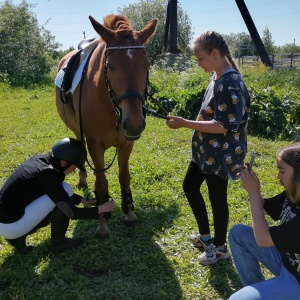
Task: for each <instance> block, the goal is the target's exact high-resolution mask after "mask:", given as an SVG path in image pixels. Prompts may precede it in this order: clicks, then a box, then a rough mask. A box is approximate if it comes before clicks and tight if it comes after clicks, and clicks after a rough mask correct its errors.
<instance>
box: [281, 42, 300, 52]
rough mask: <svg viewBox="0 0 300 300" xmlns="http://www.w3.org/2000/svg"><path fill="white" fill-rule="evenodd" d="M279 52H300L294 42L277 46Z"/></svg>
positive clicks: (299, 48)
mask: <svg viewBox="0 0 300 300" xmlns="http://www.w3.org/2000/svg"><path fill="white" fill-rule="evenodd" d="M278 52H279V53H300V46H299V45H297V44H295V43H288V44H284V45H283V46H280V47H278Z"/></svg>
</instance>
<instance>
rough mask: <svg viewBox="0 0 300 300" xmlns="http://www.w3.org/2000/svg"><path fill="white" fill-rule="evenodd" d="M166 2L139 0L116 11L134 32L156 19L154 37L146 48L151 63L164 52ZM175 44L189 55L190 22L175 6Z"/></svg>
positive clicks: (162, 0)
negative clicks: (127, 20)
mask: <svg viewBox="0 0 300 300" xmlns="http://www.w3.org/2000/svg"><path fill="white" fill-rule="evenodd" d="M167 4H168V0H140V1H139V2H138V3H136V4H130V5H128V6H124V7H123V8H119V9H118V13H119V14H121V15H124V16H126V17H127V18H128V19H129V20H130V21H131V24H132V27H133V28H134V30H141V29H142V28H143V27H144V26H145V25H146V24H147V23H148V22H149V21H150V20H151V19H154V18H157V19H158V25H157V30H156V33H155V35H154V36H153V37H152V38H151V40H150V42H149V43H148V44H147V46H146V52H147V54H148V56H149V58H150V60H151V62H152V63H153V62H154V61H155V59H156V57H157V55H160V54H162V53H163V51H164V34H165V22H166V16H167ZM177 8H178V13H177V20H178V21H177V26H178V27H177V31H178V34H177V44H178V48H180V50H181V51H183V52H188V53H190V47H189V44H190V41H191V38H192V34H193V32H192V25H191V20H190V19H189V17H188V16H187V14H186V13H185V12H184V11H183V10H182V8H181V7H180V5H178V6H177Z"/></svg>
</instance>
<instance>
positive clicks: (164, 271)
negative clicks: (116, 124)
mask: <svg viewBox="0 0 300 300" xmlns="http://www.w3.org/2000/svg"><path fill="white" fill-rule="evenodd" d="M0 107H1V110H0V121H1V132H0V186H2V185H3V183H4V182H5V180H6V178H7V177H8V176H9V174H10V173H11V172H12V170H13V169H14V168H15V167H16V166H17V165H18V164H19V163H21V162H22V161H23V160H24V159H26V158H28V157H29V156H31V155H33V154H36V153H43V152H47V151H49V150H50V149H51V146H52V145H53V144H54V143H55V142H56V141H57V140H59V139H61V138H63V137H65V136H73V134H72V132H70V131H68V130H67V128H66V127H65V126H64V125H63V123H62V121H61V120H60V119H59V117H58V114H57V112H56V107H55V102H54V88H53V87H45V88H43V89H42V88H40V89H37V90H29V91H28V90H27V91H26V90H23V89H11V88H9V87H8V86H6V85H3V84H0ZM190 137H191V131H189V130H185V129H179V130H171V129H169V128H167V126H166V125H165V124H164V120H161V119H156V118H153V117H147V127H146V130H145V132H144V133H143V136H142V138H141V139H140V140H139V141H137V142H136V143H135V147H134V150H133V152H132V155H131V159H130V171H131V175H132V192H133V197H134V201H135V208H136V213H137V215H138V217H139V224H138V226H136V227H134V228H132V227H125V226H124V225H123V214H122V212H121V210H120V188H119V185H118V182H117V177H118V171H117V164H116V163H115V164H114V165H113V166H112V168H111V169H109V170H108V171H107V177H108V180H109V183H110V194H111V196H112V197H113V198H114V199H115V200H116V202H117V204H118V207H117V208H116V210H115V212H114V213H113V217H112V219H111V221H110V223H109V228H110V230H111V236H110V238H109V239H108V240H105V241H100V240H98V239H97V238H96V236H95V229H96V225H97V224H96V221H91V220H81V221H71V223H70V227H69V231H68V235H69V236H72V235H78V234H79V235H82V236H83V237H84V238H85V240H86V242H85V245H84V246H82V247H80V248H79V249H76V250H74V251H69V252H66V253H63V254H61V255H58V256H54V255H52V254H49V252H48V249H49V245H50V239H49V238H50V230H49V228H44V229H42V230H40V231H38V232H37V233H35V234H33V235H31V236H29V238H28V242H30V243H31V244H33V245H34V246H35V249H34V250H33V252H31V253H29V254H27V255H25V256H24V255H19V254H17V253H15V252H14V251H13V249H12V247H10V246H9V245H8V244H7V243H6V242H5V240H4V239H3V238H0V299H18V300H19V299H30V300H35V299H38V300H40V299H47V300H49V299H60V300H61V299H68V300H75V299H78V300H79V299H80V300H85V299H109V300H113V299H124V300H129V299H135V300H137V299H141V300H147V299H149V300H150V299H151V300H155V299H157V300H161V299H172V300H174V299H188V300H190V299H205V300H208V299H227V298H228V296H229V295H231V293H233V292H234V291H235V290H236V289H237V288H239V287H240V286H241V285H240V282H239V279H238V275H237V273H236V271H235V267H234V264H233V262H232V260H231V259H229V260H226V261H221V262H220V263H218V264H217V265H215V266H212V267H204V266H201V264H200V263H199V260H198V259H197V257H198V255H199V251H198V250H197V249H195V248H193V247H191V245H190V244H189V242H188V241H187V238H188V236H189V235H190V234H191V233H195V232H196V231H197V226H196V222H195V220H194V218H193V214H192V212H191V210H190V208H189V206H188V203H187V201H186V199H185V197H184V195H183V191H182V187H181V184H182V180H183V178H184V175H185V172H186V168H187V165H188V162H189V158H190ZM287 143H288V142H287V141H280V142H277V141H272V140H267V139H264V138H260V137H254V136H250V137H249V154H248V156H247V160H249V157H250V153H251V151H256V152H257V153H258V157H257V158H256V160H255V165H254V170H255V171H256V172H257V174H259V177H260V180H261V183H262V186H263V188H262V192H263V194H264V195H265V196H272V195H274V194H275V193H277V192H279V191H281V187H280V186H279V185H278V182H277V179H276V176H277V172H276V165H275V159H276V153H277V151H278V150H279V149H280V148H281V147H283V146H284V145H286V144H287ZM113 153H114V151H113V150H111V151H110V152H109V153H108V155H107V160H108V161H110V157H111V156H112V155H113ZM88 173H89V177H88V183H89V187H90V189H93V181H94V176H93V174H92V171H91V170H90V169H88ZM67 181H68V182H70V183H71V185H72V186H73V187H74V191H75V192H77V193H82V191H78V190H76V189H75V185H76V183H77V174H72V175H70V176H68V178H67ZM203 192H204V194H205V195H206V194H207V191H206V189H205V188H203ZM208 205H209V203H208ZM229 206H230V224H229V227H231V226H233V225H234V224H236V223H241V222H242V223H247V224H251V220H250V214H249V204H248V202H247V196H246V193H245V191H244V190H243V189H242V188H241V185H240V182H239V181H234V182H230V184H229ZM209 214H210V220H211V222H212V216H211V210H210V208H209ZM266 276H271V275H270V274H269V273H268V272H266Z"/></svg>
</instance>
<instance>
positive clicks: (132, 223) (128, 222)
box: [124, 219, 139, 227]
mask: <svg viewBox="0 0 300 300" xmlns="http://www.w3.org/2000/svg"><path fill="white" fill-rule="evenodd" d="M138 223H139V220H138V219H136V220H133V221H128V220H124V224H125V225H126V226H127V227H134V226H136V225H137V224H138Z"/></svg>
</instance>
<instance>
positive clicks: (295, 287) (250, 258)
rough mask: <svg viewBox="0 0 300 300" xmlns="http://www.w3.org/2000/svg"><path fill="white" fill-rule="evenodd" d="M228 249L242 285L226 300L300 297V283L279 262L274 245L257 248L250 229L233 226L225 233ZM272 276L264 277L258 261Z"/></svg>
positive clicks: (296, 298)
mask: <svg viewBox="0 0 300 300" xmlns="http://www.w3.org/2000/svg"><path fill="white" fill-rule="evenodd" d="M228 240H229V244H230V249H231V252H232V256H233V260H234V263H235V266H236V269H237V271H238V273H239V276H240V279H241V282H242V284H243V286H244V287H243V288H242V289H241V290H239V291H237V292H236V293H234V294H233V295H231V297H230V298H229V300H261V299H265V300H269V299H271V300H285V299H286V300H299V299H300V284H299V283H298V281H297V279H296V277H295V276H294V275H293V274H292V273H290V272H289V271H288V270H287V269H286V268H285V267H284V266H283V264H282V260H281V256H280V253H279V252H278V251H277V248H276V247H274V246H273V247H259V246H257V244H256V241H255V238H254V233H253V228H252V227H250V226H247V225H242V224H239V225H235V226H234V227H233V228H232V229H231V230H230V232H229V236H228ZM259 263H261V264H262V265H264V266H265V267H266V268H267V269H268V270H270V271H271V272H272V273H273V274H274V275H275V277H274V278H271V279H268V280H265V278H264V276H263V274H262V272H261V267H260V264H259Z"/></svg>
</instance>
